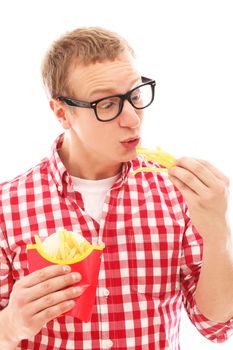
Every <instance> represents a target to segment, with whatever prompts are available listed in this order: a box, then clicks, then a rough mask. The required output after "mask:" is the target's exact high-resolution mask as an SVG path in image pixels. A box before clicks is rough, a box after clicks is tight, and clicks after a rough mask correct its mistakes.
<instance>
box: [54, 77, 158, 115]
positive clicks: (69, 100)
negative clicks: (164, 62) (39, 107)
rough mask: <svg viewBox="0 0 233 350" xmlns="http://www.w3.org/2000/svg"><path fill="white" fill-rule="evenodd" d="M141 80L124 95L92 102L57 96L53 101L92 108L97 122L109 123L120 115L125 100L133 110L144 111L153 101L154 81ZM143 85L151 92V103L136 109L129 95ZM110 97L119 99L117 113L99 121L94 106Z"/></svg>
mask: <svg viewBox="0 0 233 350" xmlns="http://www.w3.org/2000/svg"><path fill="white" fill-rule="evenodd" d="M141 79H142V84H140V85H138V86H136V87H135V88H133V89H132V90H130V91H128V92H126V94H116V95H111V96H106V97H103V98H100V99H98V100H95V101H92V102H86V101H80V100H76V99H74V98H70V97H65V96H57V97H55V99H56V100H59V101H61V102H64V103H65V104H67V105H68V106H71V107H80V108H92V109H93V110H94V112H95V116H96V118H97V120H99V121H100V122H109V121H111V120H113V119H116V118H117V117H118V116H119V115H120V114H121V112H122V109H123V106H124V102H125V100H127V101H128V102H129V103H130V104H131V105H132V106H133V108H135V109H144V108H146V107H148V106H149V105H150V104H151V103H152V102H153V101H154V95H155V86H156V82H155V80H153V79H150V78H146V77H141ZM145 85H150V86H151V92H152V98H151V101H150V103H148V104H147V105H146V106H144V107H136V106H135V105H134V104H133V103H132V101H131V95H132V93H133V92H134V91H135V90H137V89H139V88H140V87H142V86H145ZM112 97H119V98H120V104H119V111H118V113H117V114H116V115H115V116H114V117H113V118H110V119H101V118H100V117H99V116H98V113H97V110H96V106H97V104H98V103H99V102H101V101H103V100H105V99H108V98H112Z"/></svg>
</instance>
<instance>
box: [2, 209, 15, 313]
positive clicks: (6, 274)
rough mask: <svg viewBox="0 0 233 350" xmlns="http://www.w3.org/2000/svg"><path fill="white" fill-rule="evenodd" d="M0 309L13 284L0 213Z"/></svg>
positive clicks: (5, 302)
mask: <svg viewBox="0 0 233 350" xmlns="http://www.w3.org/2000/svg"><path fill="white" fill-rule="evenodd" d="M0 220H1V222H0V310H2V309H4V308H5V307H6V306H7V304H8V301H9V297H10V293H11V291H12V288H13V285H14V279H13V276H12V269H11V254H10V249H9V246H8V242H7V239H6V237H5V236H4V234H3V225H4V222H3V218H2V215H1V213H0Z"/></svg>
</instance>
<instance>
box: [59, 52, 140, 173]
mask: <svg viewBox="0 0 233 350" xmlns="http://www.w3.org/2000/svg"><path fill="white" fill-rule="evenodd" d="M140 84H141V77H140V75H139V73H138V71H137V69H136V65H135V61H134V59H133V58H132V56H131V55H130V54H129V53H124V54H122V55H120V56H119V58H118V59H116V60H115V61H107V62H103V63H95V64H91V65H88V66H80V65H77V67H75V68H74V69H73V70H72V72H71V73H70V79H69V86H70V88H71V91H72V96H68V97H72V98H75V99H78V100H81V101H87V102H92V101H95V100H97V99H101V98H104V97H106V96H110V95H114V94H124V93H126V92H128V91H129V90H131V89H133V88H134V87H136V86H138V85H140ZM57 103H60V102H57ZM62 108H63V114H62V113H61V114H60V116H62V118H60V119H59V120H60V122H61V123H62V125H63V127H64V128H65V129H67V131H68V133H69V135H70V140H71V143H72V149H73V150H76V154H77V155H78V156H77V158H78V159H79V160H80V158H82V157H86V158H87V159H88V160H89V163H90V164H92V163H93V166H94V164H95V163H98V164H99V165H102V166H103V167H104V166H105V167H113V168H114V167H118V166H119V165H120V164H122V162H126V161H128V160H130V159H132V158H134V157H135V156H136V146H137V145H138V144H139V142H140V134H141V124H142V117H143V111H142V110H137V109H134V107H133V106H132V105H131V104H130V103H129V102H128V101H127V100H126V101H125V102H124V106H123V110H122V112H121V114H120V115H119V116H118V117H117V118H116V119H114V120H111V121H108V122H101V121H99V120H97V119H96V116H95V112H94V110H93V109H91V108H79V107H78V108H77V107H70V106H67V105H65V104H62Z"/></svg>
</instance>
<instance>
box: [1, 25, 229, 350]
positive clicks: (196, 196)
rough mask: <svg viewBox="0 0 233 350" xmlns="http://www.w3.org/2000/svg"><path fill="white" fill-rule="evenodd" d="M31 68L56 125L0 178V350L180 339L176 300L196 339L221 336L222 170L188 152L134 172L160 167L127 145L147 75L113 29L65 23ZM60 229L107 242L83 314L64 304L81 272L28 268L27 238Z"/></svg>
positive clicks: (147, 345)
mask: <svg viewBox="0 0 233 350" xmlns="http://www.w3.org/2000/svg"><path fill="white" fill-rule="evenodd" d="M42 76H43V81H44V84H45V87H46V90H47V93H48V95H49V99H50V102H49V103H50V107H51V108H52V110H53V112H54V114H55V115H56V117H57V119H58V121H59V122H60V123H61V125H62V127H63V128H64V134H63V135H61V136H59V137H58V139H57V140H56V142H55V144H54V147H53V150H52V154H51V156H50V157H49V158H46V159H44V160H43V161H42V162H41V164H39V165H37V166H35V167H33V168H32V169H31V170H29V171H28V172H27V173H25V174H23V175H21V176H19V177H17V178H15V179H14V180H12V181H9V182H7V183H5V184H3V185H2V186H1V202H0V208H1V209H0V210H1V211H0V215H1V226H0V235H1V236H0V238H1V291H0V293H1V299H0V300H1V304H0V305H1V309H2V311H1V313H0V330H1V331H0V344H1V349H5V350H7V349H43V350H44V349H53V350H54V349H85V350H87V349H92V350H93V349H108V348H109V349H110V348H112V349H153V350H154V349H160V350H163V349H166V350H168V349H169V350H171V349H172V350H175V349H179V324H180V312H181V306H182V301H183V303H184V305H185V307H186V310H187V312H188V315H189V317H190V319H191V321H192V322H193V323H194V325H195V326H196V327H197V328H198V330H199V331H200V332H201V333H202V334H203V335H204V336H206V337H207V338H209V339H210V340H212V341H215V342H221V341H224V340H226V339H227V338H228V337H229V336H230V335H231V334H232V332H233V322H232V317H233V254H232V243H231V235H230V228H229V226H228V222H227V219H226V212H227V190H228V180H227V179H226V177H225V176H224V175H223V174H221V172H220V171H219V170H217V169H216V168H215V167H214V166H212V165H211V164H209V163H207V162H205V161H202V160H199V159H190V158H182V159H179V160H177V162H176V165H175V166H174V167H172V168H171V169H170V170H169V175H167V174H164V173H158V172H153V171H151V172H143V171H141V172H139V173H137V174H136V175H134V174H133V172H132V171H133V170H134V169H137V168H139V167H148V166H150V167H151V168H152V169H153V167H156V166H158V165H157V164H153V163H148V162H146V161H145V160H144V159H143V158H140V157H137V153H136V147H137V146H138V145H139V144H140V135H141V125H142V121H143V113H144V108H146V107H147V106H149V105H150V104H151V103H152V101H153V97H154V88H155V81H154V80H151V79H148V78H143V77H141V73H140V72H138V70H137V67H136V64H135V55H134V52H133V50H132V48H131V47H130V46H129V45H128V43H127V42H126V41H125V40H124V39H123V38H121V37H120V36H119V35H117V34H116V33H112V32H110V31H107V30H104V29H100V28H80V29H77V30H74V31H72V32H70V33H67V34H65V35H64V36H62V37H61V38H59V39H58V40H57V41H55V42H54V43H53V45H52V46H51V48H50V49H49V51H48V52H47V54H46V56H45V59H44V61H43V65H42ZM186 203H187V205H186ZM187 207H188V209H189V210H187ZM63 227H64V228H65V229H67V230H69V231H74V232H78V233H81V234H82V235H83V236H84V237H85V238H86V239H87V240H88V241H89V242H90V243H93V244H100V243H102V242H104V244H105V249H104V252H103V257H102V262H101V269H100V275H99V280H98V288H97V295H96V303H95V306H94V310H93V314H92V318H91V321H90V322H87V323H84V322H81V321H80V320H78V319H77V318H72V317H71V316H67V315H64V313H65V312H66V311H68V310H71V309H72V308H73V306H74V299H75V298H76V297H78V296H80V295H81V294H82V293H83V291H84V289H82V288H81V287H79V286H77V282H79V281H80V280H81V278H82V276H80V274H78V273H71V271H70V269H69V267H67V266H58V265H57V266H50V267H48V268H44V269H42V270H39V271H36V272H34V273H31V274H29V273H28V261H27V252H26V245H27V244H31V243H34V235H35V234H39V236H40V237H41V239H42V240H43V239H44V238H46V237H48V236H49V235H50V234H52V233H54V232H56V231H58V230H59V229H60V228H63ZM65 287H66V289H65V290H64V288H65ZM67 287H68V288H67Z"/></svg>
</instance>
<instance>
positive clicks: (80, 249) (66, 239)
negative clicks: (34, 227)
mask: <svg viewBox="0 0 233 350" xmlns="http://www.w3.org/2000/svg"><path fill="white" fill-rule="evenodd" d="M35 241H36V244H37V246H38V248H39V249H40V250H41V251H44V252H45V253H46V254H47V255H48V256H49V257H51V258H55V259H58V260H63V261H67V260H76V259H78V258H79V257H81V256H82V255H83V254H85V253H86V252H87V251H88V250H89V249H90V247H91V244H90V243H89V242H87V241H86V240H85V239H84V237H83V236H81V235H78V234H75V233H74V232H72V231H67V230H65V229H62V230H60V231H59V232H56V233H53V234H52V235H50V236H49V237H47V238H46V239H45V240H44V242H43V243H42V242H41V240H40V237H39V236H38V235H36V236H35Z"/></svg>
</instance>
